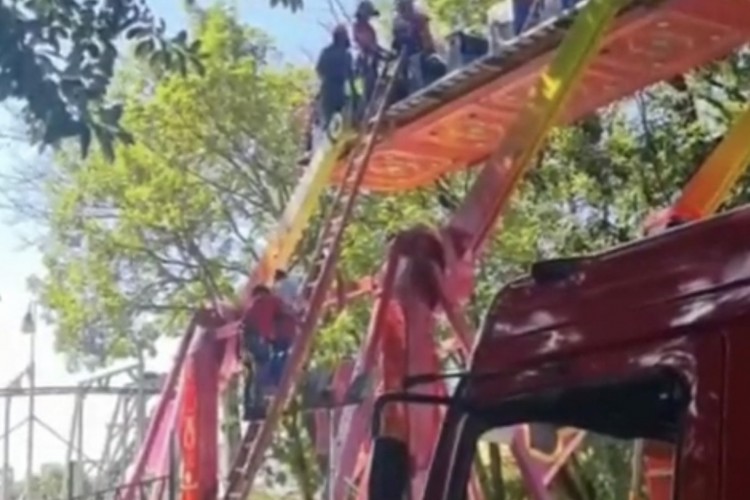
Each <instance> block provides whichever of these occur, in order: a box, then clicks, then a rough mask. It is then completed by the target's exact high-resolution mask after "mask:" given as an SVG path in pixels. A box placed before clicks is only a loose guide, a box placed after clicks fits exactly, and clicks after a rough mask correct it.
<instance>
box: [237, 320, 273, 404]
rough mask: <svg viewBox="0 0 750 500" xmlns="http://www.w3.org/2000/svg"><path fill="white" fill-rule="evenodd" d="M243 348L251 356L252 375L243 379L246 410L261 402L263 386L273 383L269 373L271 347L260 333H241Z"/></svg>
mask: <svg viewBox="0 0 750 500" xmlns="http://www.w3.org/2000/svg"><path fill="white" fill-rule="evenodd" d="M243 348H244V349H246V350H247V351H249V352H250V354H251V355H252V357H253V370H252V375H248V377H247V378H246V379H245V387H244V397H243V400H244V401H243V403H244V406H245V409H246V410H247V409H248V408H250V407H253V406H260V405H262V404H263V388H264V387H268V386H269V385H271V384H272V383H273V377H272V374H271V359H272V348H271V346H270V345H269V344H268V343H267V342H266V341H264V340H263V339H262V338H261V337H260V335H258V334H257V333H256V332H253V331H246V332H244V335H243Z"/></svg>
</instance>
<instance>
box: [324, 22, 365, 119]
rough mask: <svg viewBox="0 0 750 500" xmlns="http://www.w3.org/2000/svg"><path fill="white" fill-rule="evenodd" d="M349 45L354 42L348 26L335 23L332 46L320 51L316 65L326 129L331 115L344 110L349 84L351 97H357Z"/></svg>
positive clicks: (354, 98)
mask: <svg viewBox="0 0 750 500" xmlns="http://www.w3.org/2000/svg"><path fill="white" fill-rule="evenodd" d="M350 48H351V41H350V40H349V32H348V30H347V28H346V26H344V25H339V26H336V28H335V29H334V30H333V39H332V41H331V43H330V45H328V46H327V47H325V48H324V49H323V51H322V52H321V53H320V57H319V58H318V64H317V65H316V67H315V69H316V70H317V73H318V77H319V78H320V105H321V111H322V112H323V116H322V118H323V126H324V128H327V127H328V125H329V124H330V122H331V118H333V116H334V115H335V114H336V113H341V112H342V111H343V110H344V107H345V106H346V104H347V96H346V91H347V86H348V87H349V90H350V92H351V98H352V99H353V100H356V99H357V91H356V87H355V83H354V61H353V59H352V55H351V53H350V52H349V49H350Z"/></svg>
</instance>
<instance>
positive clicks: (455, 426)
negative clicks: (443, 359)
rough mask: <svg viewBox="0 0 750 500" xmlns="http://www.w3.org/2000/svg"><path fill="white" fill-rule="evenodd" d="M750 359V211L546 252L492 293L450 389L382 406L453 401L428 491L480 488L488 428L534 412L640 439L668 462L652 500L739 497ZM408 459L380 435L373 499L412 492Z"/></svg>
mask: <svg viewBox="0 0 750 500" xmlns="http://www.w3.org/2000/svg"><path fill="white" fill-rule="evenodd" d="M748 360H750V209H741V210H737V211H734V212H729V213H727V214H724V215H722V216H719V217H715V218H713V219H710V220H707V221H705V222H700V223H695V224H687V225H684V226H680V227H678V228H673V229H670V230H668V231H667V232H665V233H662V234H660V235H657V236H654V237H650V238H647V239H644V240H640V241H637V242H635V243H632V244H628V245H625V246H622V247H619V248H615V249H613V250H611V251H607V252H604V253H601V254H598V255H592V256H586V257H581V258H573V259H561V260H557V261H550V262H541V263H538V264H536V265H535V266H533V269H532V272H531V274H530V276H528V277H526V278H524V279H521V280H519V281H517V282H514V283H511V284H510V285H507V286H505V287H504V288H503V289H502V290H501V291H500V292H499V293H498V294H497V295H496V296H495V298H494V300H493V301H492V304H491V306H490V308H489V310H488V312H487V313H486V316H485V318H484V321H483V324H482V327H481V331H480V334H479V336H478V338H477V340H476V342H475V345H474V348H473V353H472V355H471V358H470V361H469V363H468V366H467V369H466V371H465V372H461V373H458V374H456V375H455V378H457V379H458V383H457V386H456V388H455V390H454V391H453V394H452V395H451V396H450V397H447V398H443V399H442V400H440V399H439V398H432V399H430V398H425V397H420V396H419V395H418V394H416V393H413V392H409V391H406V392H404V393H401V394H389V395H384V396H382V397H381V399H380V400H379V401H378V404H377V405H376V408H377V409H380V408H382V407H384V406H386V405H388V404H437V405H441V406H444V407H445V414H444V420H443V425H442V429H441V432H440V436H439V439H438V441H437V443H436V445H435V449H434V453H433V460H432V464H431V467H430V471H429V475H428V477H427V481H426V484H425V486H424V488H423V496H422V498H423V499H424V500H427V499H429V500H449V499H450V500H463V499H468V498H470V496H471V495H470V488H469V485H470V482H471V474H472V464H473V461H474V458H475V455H476V450H477V443H478V440H480V439H481V438H482V436H484V435H486V434H487V433H488V432H491V431H493V430H496V429H499V428H507V427H512V426H522V425H526V424H530V423H534V424H544V425H548V426H555V427H559V428H571V427H572V428H575V429H580V430H582V431H585V432H592V433H597V434H603V435H607V436H613V437H615V438H620V439H638V440H643V441H644V442H645V443H646V447H645V448H646V456H647V460H646V465H647V467H648V466H652V467H653V466H654V464H655V463H659V464H660V466H661V467H662V469H664V466H665V465H666V471H665V470H662V471H660V472H661V475H658V474H652V481H651V482H650V483H649V484H648V486H649V489H650V491H649V495H650V498H651V499H652V500H709V499H711V500H744V499H746V498H747V491H746V486H745V484H744V476H743V472H744V471H745V469H746V464H749V463H750V426H749V425H748V422H750V400H748V398H747V395H746V394H747V392H746V391H747V390H748V388H749V387H750V366H748V365H745V363H748ZM438 378H439V377H438V376H436V378H435V380H437V379H438ZM377 418H378V412H377V411H376V413H375V419H376V423H375V425H374V432H375V433H376V434H377V428H378V426H377ZM408 462H409V460H408V450H407V449H406V448H405V445H404V444H403V443H400V442H398V440H395V439H393V438H389V437H388V436H377V435H376V439H375V446H374V452H373V462H372V463H371V472H370V500H379V499H381V498H383V499H384V498H401V496H399V495H402V494H403V493H404V492H405V491H406V490H407V489H408V481H409V478H408ZM404 471H407V472H404ZM389 479H390V480H391V481H392V482H391V483H389V484H388V486H387V488H385V487H384V486H383V485H384V484H386V483H385V482H384V481H386V480H389ZM394 485H395V486H394ZM394 488H395V490H394ZM385 489H387V490H388V491H385ZM385 495H388V496H385ZM552 498H555V497H554V496H553V497H552Z"/></svg>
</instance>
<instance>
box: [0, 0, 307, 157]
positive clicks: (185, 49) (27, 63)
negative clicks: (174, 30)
mask: <svg viewBox="0 0 750 500" xmlns="http://www.w3.org/2000/svg"><path fill="white" fill-rule="evenodd" d="M279 4H280V5H284V6H287V7H290V8H292V9H293V10H297V9H298V8H300V7H301V6H302V3H301V0H271V5H279ZM165 28H166V27H165V25H164V23H163V21H159V20H157V19H155V18H154V16H153V14H152V13H151V11H150V10H149V8H148V6H147V5H146V4H145V3H144V2H143V0H51V1H38V0H25V1H21V2H18V1H11V0H3V1H2V2H0V101H4V100H6V99H8V98H14V99H18V100H20V101H21V102H22V103H23V104H24V106H25V108H24V111H25V114H26V115H27V118H28V119H29V122H30V124H31V125H32V129H33V130H34V131H35V134H36V138H37V139H38V140H40V141H42V142H43V143H44V144H53V143H57V142H58V141H59V140H60V139H62V138H65V137H74V136H75V137H78V138H79V139H80V142H81V147H82V149H83V151H84V153H85V152H86V151H87V150H88V147H89V144H90V142H91V137H92V134H93V135H94V136H95V137H96V138H97V139H98V140H99V141H100V142H101V143H102V144H103V145H106V146H105V151H110V150H111V144H112V140H113V139H114V138H119V139H121V140H125V141H128V142H129V141H130V139H131V136H130V134H128V133H126V132H125V131H124V130H123V129H121V128H120V126H119V118H120V116H121V115H122V108H121V105H120V104H119V103H115V104H112V103H107V102H106V100H105V95H106V92H107V88H108V87H109V84H110V82H111V80H112V77H113V75H114V70H115V63H116V61H117V59H118V55H119V51H118V47H117V44H118V43H119V42H121V41H123V40H132V41H134V42H137V45H136V54H137V55H139V56H141V57H143V58H147V59H149V60H150V61H151V62H152V63H153V64H155V65H160V66H163V67H166V68H172V69H178V70H180V71H181V72H182V73H185V71H186V68H187V66H188V63H189V62H193V63H196V64H197V56H198V49H199V45H198V44H197V43H195V42H193V43H188V41H187V34H186V33H185V32H184V31H181V32H179V33H178V34H177V35H175V36H172V37H169V36H167V35H166V29H165Z"/></svg>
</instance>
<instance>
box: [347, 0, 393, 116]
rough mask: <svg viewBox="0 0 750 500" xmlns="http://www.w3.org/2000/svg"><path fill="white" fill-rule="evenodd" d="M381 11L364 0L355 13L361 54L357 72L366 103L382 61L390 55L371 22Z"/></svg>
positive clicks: (355, 24) (369, 97) (370, 96)
mask: <svg viewBox="0 0 750 500" xmlns="http://www.w3.org/2000/svg"><path fill="white" fill-rule="evenodd" d="M379 15H380V12H378V10H377V9H376V8H375V6H374V5H373V4H372V2H371V1H370V0H362V1H361V2H359V4H358V5H357V10H356V12H355V13H354V18H355V19H354V26H353V28H352V32H353V34H354V43H355V44H356V45H357V49H358V51H359V55H358V57H357V73H358V74H359V75H360V76H361V77H362V80H363V82H364V87H365V88H364V93H365V95H364V97H365V103H369V102H370V99H371V98H372V94H373V92H374V90H375V82H376V81H377V78H378V70H379V66H380V61H381V60H384V59H387V58H388V57H389V54H388V51H386V50H384V49H382V48H381V47H380V45H378V35H377V33H376V32H375V28H373V27H372V24H370V20H371V19H372V18H373V17H378V16H379Z"/></svg>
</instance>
